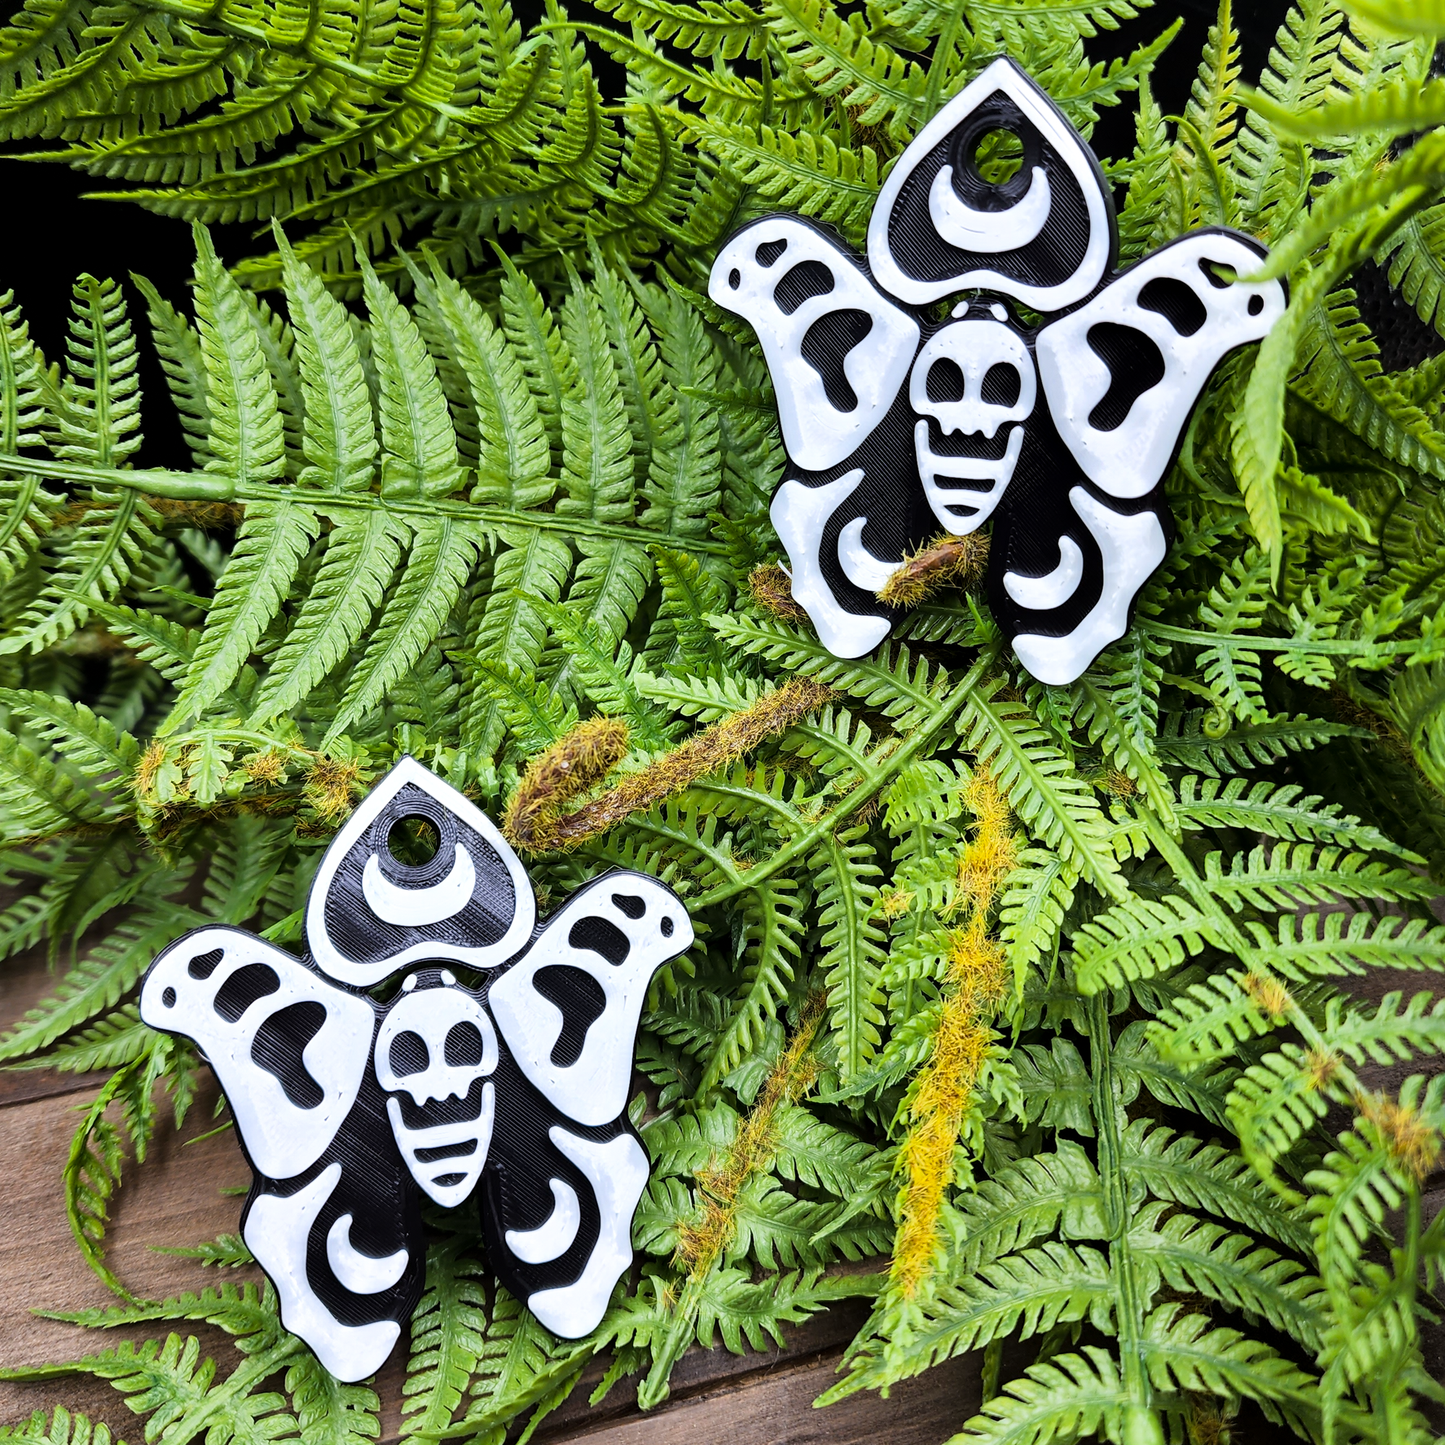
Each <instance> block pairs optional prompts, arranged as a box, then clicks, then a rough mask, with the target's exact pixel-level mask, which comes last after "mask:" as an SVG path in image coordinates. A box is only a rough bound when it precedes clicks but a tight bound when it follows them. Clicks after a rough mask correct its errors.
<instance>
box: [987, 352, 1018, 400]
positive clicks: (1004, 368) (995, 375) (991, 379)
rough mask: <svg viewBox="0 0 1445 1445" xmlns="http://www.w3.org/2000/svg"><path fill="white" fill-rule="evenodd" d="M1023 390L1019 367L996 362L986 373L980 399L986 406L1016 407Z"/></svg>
mask: <svg viewBox="0 0 1445 1445" xmlns="http://www.w3.org/2000/svg"><path fill="white" fill-rule="evenodd" d="M1021 389H1022V388H1021V384H1020V381H1019V369H1018V367H1016V366H1010V365H1009V364H1008V363H1007V362H1006V361H996V362H994V364H993V365H992V366H991V367H989V369H988V371H987V372H985V373H984V378H983V385H982V386H981V387H979V390H978V397H979V400H980V401H981V402H983V403H984V405H985V406H1016V405H1017V404H1018V399H1019V392H1020V390H1021Z"/></svg>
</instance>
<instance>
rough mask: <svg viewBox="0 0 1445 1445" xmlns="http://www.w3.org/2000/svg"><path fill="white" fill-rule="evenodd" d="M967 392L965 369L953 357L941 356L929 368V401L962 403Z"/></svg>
mask: <svg viewBox="0 0 1445 1445" xmlns="http://www.w3.org/2000/svg"><path fill="white" fill-rule="evenodd" d="M966 390H967V388H966V387H965V385H964V380H963V368H962V367H960V366H959V364H958V363H957V362H956V361H954V360H953V359H952V358H951V357H947V356H940V357H939V358H938V360H937V361H935V362H934V363H933V365H932V366H930V367H929V368H928V399H929V401H962V400H963V394H964V392H965V391H966Z"/></svg>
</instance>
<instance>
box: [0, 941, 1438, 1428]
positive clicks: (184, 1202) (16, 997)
mask: <svg viewBox="0 0 1445 1445" xmlns="http://www.w3.org/2000/svg"><path fill="white" fill-rule="evenodd" d="M54 982H55V980H54V976H53V975H52V974H51V973H50V972H49V971H48V970H47V968H46V966H45V962H44V959H43V958H38V957H29V958H23V959H19V960H14V961H12V962H11V963H10V964H9V965H7V966H6V967H5V968H4V969H3V970H0V1024H7V1023H10V1022H13V1021H14V1020H16V1019H18V1018H19V1017H20V1016H21V1015H22V1014H23V1013H24V1012H25V1010H26V1009H28V1008H30V1007H32V1006H33V1005H34V1004H35V1003H37V1002H38V1001H39V1000H40V999H41V998H42V997H44V996H45V995H46V994H48V993H49V992H50V990H51V988H52V987H53V985H54ZM1432 982H1436V981H1434V980H1430V979H1428V978H1422V977H1421V976H1419V975H1390V974H1377V975H1375V976H1373V977H1371V978H1370V979H1368V980H1365V981H1362V985H1361V992H1362V993H1364V994H1366V995H1367V996H1369V997H1371V998H1372V999H1376V1000H1377V999H1378V998H1379V997H1380V996H1382V995H1383V994H1384V993H1385V992H1387V991H1389V990H1390V989H1392V988H1399V989H1403V991H1405V992H1406V993H1407V994H1408V993H1413V992H1414V991H1416V990H1417V989H1419V988H1422V987H1424V988H1428V987H1430V986H1431V984H1432ZM1432 1062H1436V1063H1438V1061H1432ZM1420 1067H1421V1065H1420V1064H1415V1065H1402V1066H1399V1067H1397V1068H1393V1069H1379V1070H1370V1071H1369V1073H1370V1075H1371V1077H1370V1080H1369V1082H1370V1083H1371V1084H1372V1085H1373V1086H1374V1087H1376V1088H1387V1089H1390V1088H1394V1087H1397V1086H1398V1083H1399V1080H1400V1078H1401V1077H1403V1076H1404V1075H1405V1074H1407V1073H1411V1072H1417V1071H1418V1070H1419V1068H1420ZM1427 1067H1428V1065H1427ZM105 1077H106V1076H105V1075H103V1074H96V1075H73V1074H72V1075H58V1074H55V1073H54V1072H52V1071H49V1070H27V1071H14V1070H10V1071H4V1070H0V1179H3V1180H4V1181H5V1182H4V1193H3V1196H0V1363H3V1364H6V1365H21V1364H26V1365H28V1364H41V1363H46V1362H50V1361H56V1360H67V1359H73V1358H75V1357H76V1356H77V1355H79V1354H81V1353H83V1352H85V1351H98V1350H100V1349H102V1348H105V1347H106V1346H110V1345H114V1344H117V1343H119V1341H120V1339H122V1338H130V1339H133V1340H141V1339H145V1338H148V1337H150V1335H151V1334H152V1333H153V1331H152V1330H151V1329H150V1328H148V1327H136V1328H128V1329H124V1330H116V1331H112V1332H107V1333H104V1334H102V1333H100V1332H92V1331H82V1330H79V1329H77V1328H76V1327H74V1326H71V1325H68V1324H65V1323H62V1322H59V1321H55V1320H50V1319H46V1318H44V1317H43V1316H41V1315H37V1314H35V1313H34V1312H33V1311H34V1310H36V1309H51V1310H74V1309H81V1308H85V1307H88V1306H95V1305H105V1304H108V1303H111V1302H112V1297H111V1296H110V1295H109V1293H108V1292H107V1291H106V1289H105V1288H104V1286H103V1285H102V1284H101V1283H100V1281H99V1280H97V1279H96V1277H95V1276H94V1275H93V1274H92V1273H91V1272H90V1270H89V1269H88V1268H87V1267H86V1266H85V1264H84V1262H83V1261H82V1259H81V1256H80V1253H79V1251H78V1250H77V1248H76V1245H75V1241H74V1239H73V1238H72V1236H71V1233H70V1229H69V1225H68V1224H67V1222H66V1217H65V1203H64V1194H63V1188H62V1183H61V1171H62V1169H63V1167H64V1164H65V1159H66V1154H67V1151H68V1149H69V1146H70V1137H71V1134H72V1132H73V1131H74V1128H75V1123H76V1117H75V1115H76V1110H77V1108H81V1107H84V1106H85V1105H87V1104H88V1103H89V1102H90V1101H91V1100H92V1099H93V1098H94V1097H95V1094H96V1092H97V1090H98V1088H99V1086H100V1084H101V1083H102V1082H103V1081H104V1079H105ZM215 1100H216V1088H215V1084H214V1082H213V1081H211V1080H210V1079H209V1076H207V1082H206V1086H205V1088H204V1089H203V1090H202V1091H201V1094H200V1096H199V1097H198V1099H197V1102H196V1104H195V1106H194V1107H193V1109H192V1111H191V1115H190V1117H189V1118H188V1120H187V1121H186V1125H185V1128H184V1130H183V1131H181V1133H179V1134H177V1133H176V1132H175V1131H174V1130H173V1129H171V1128H169V1127H168V1123H169V1115H168V1114H167V1115H166V1116H165V1119H164V1121H163V1123H162V1126H161V1128H160V1129H159V1130H158V1132H157V1137H156V1139H155V1142H154V1144H153V1145H152V1148H151V1152H150V1154H149V1156H148V1158H147V1160H146V1162H145V1164H144V1165H143V1166H141V1167H139V1168H137V1167H136V1166H135V1165H134V1164H129V1165H128V1166H127V1168H126V1171H125V1175H124V1181H123V1184H122V1187H121V1189H120V1191H119V1193H118V1195H117V1198H116V1200H115V1204H114V1208H113V1212H112V1224H111V1229H110V1232H109V1235H108V1241H109V1254H108V1258H109V1259H110V1262H111V1264H112V1267H113V1268H115V1270H116V1271H117V1273H118V1274H119V1275H120V1276H121V1278H122V1279H123V1280H125V1282H126V1283H127V1285H128V1286H129V1287H130V1288H131V1289H132V1290H134V1291H135V1292H136V1293H137V1294H138V1295H142V1296H144V1297H147V1298H152V1299H155V1298H163V1297H166V1296H169V1295H174V1294H178V1293H180V1292H182V1291H184V1290H197V1289H201V1288H203V1287H204V1286H205V1285H207V1284H214V1283H216V1282H218V1276H217V1273H216V1271H214V1270H203V1269H202V1268H201V1267H200V1266H199V1265H197V1264H196V1263H195V1262H194V1261H192V1260H188V1259H181V1258H177V1257H175V1256H173V1255H167V1254H162V1253H157V1246H161V1247H164V1246H167V1245H176V1244H184V1243H192V1244H195V1243H200V1242H202V1241H204V1240H208V1239H213V1238H214V1237H215V1236H216V1235H217V1234H220V1233H222V1232H224V1231H233V1230H235V1228H236V1226H237V1222H238V1220H239V1217H240V1210H241V1200H240V1198H239V1197H238V1195H237V1194H236V1193H234V1192H232V1191H235V1190H238V1189H242V1188H243V1187H244V1186H245V1185H246V1184H247V1183H248V1182H249V1178H250V1175H249V1171H248V1169H247V1167H246V1164H245V1161H244V1160H243V1159H242V1157H241V1152H240V1149H239V1148H238V1146H237V1144H236V1141H235V1139H234V1137H233V1136H232V1134H231V1133H230V1131H229V1130H228V1131H226V1132H223V1133H220V1134H212V1135H211V1137H209V1138H202V1137H200V1136H202V1135H205V1134H207V1133H208V1132H209V1131H211V1130H212V1129H213V1128H214V1120H213V1117H212V1111H213V1108H214V1104H215ZM1346 1122H1347V1120H1346V1119H1344V1118H1343V1117H1342V1118H1341V1119H1340V1120H1339V1127H1344V1125H1345V1124H1346ZM1430 1183H1431V1185H1432V1186H1434V1187H1432V1188H1431V1189H1430V1192H1429V1195H1428V1197H1427V1203H1426V1215H1427V1218H1428V1217H1430V1216H1433V1214H1434V1213H1435V1212H1436V1210H1438V1209H1439V1208H1440V1207H1441V1205H1442V1204H1445V1176H1436V1178H1435V1179H1433V1180H1431V1181H1430ZM225 1277H226V1278H230V1279H235V1280H238V1281H239V1280H242V1279H252V1280H258V1281H259V1279H260V1273H259V1271H257V1270H255V1269H241V1270H234V1271H228V1272H227V1273H226V1276H225ZM865 1313H866V1309H865V1306H864V1304H863V1302H861V1301H847V1302H844V1303H843V1304H841V1305H839V1306H838V1307H836V1308H834V1309H832V1310H830V1311H827V1312H825V1313H824V1314H821V1315H818V1316H816V1317H815V1318H814V1319H812V1320H811V1321H809V1322H808V1323H807V1324H806V1325H803V1326H800V1327H795V1328H793V1329H792V1330H790V1332H789V1333H788V1336H787V1341H788V1343H787V1346H786V1348H783V1349H774V1350H770V1351H766V1352H749V1353H747V1354H744V1355H740V1356H739V1355H732V1354H730V1353H728V1352H727V1351H726V1350H723V1349H720V1348H719V1349H715V1350H700V1349H696V1348H694V1349H693V1350H691V1351H689V1353H688V1354H687V1355H686V1356H685V1357H684V1358H683V1359H682V1360H681V1361H680V1362H679V1364H678V1367H677V1369H676V1371H675V1373H674V1375H673V1381H672V1394H671V1397H670V1398H669V1399H668V1400H667V1402H666V1403H665V1404H663V1405H662V1406H660V1407H659V1408H658V1409H656V1410H653V1411H651V1412H650V1413H648V1414H646V1415H643V1414H641V1413H639V1411H638V1410H637V1408H636V1405H635V1404H634V1403H630V1402H631V1397H632V1393H633V1392H632V1391H631V1390H629V1389H628V1388H627V1385H626V1382H624V1383H623V1384H621V1385H619V1386H618V1387H616V1388H615V1389H614V1390H613V1391H612V1393H611V1394H610V1395H609V1396H608V1397H607V1398H606V1399H605V1400H604V1401H603V1402H602V1403H601V1405H600V1406H598V1407H596V1408H592V1407H589V1406H588V1405H587V1397H588V1395H589V1394H590V1393H591V1390H592V1386H593V1385H594V1384H595V1383H596V1381H597V1380H599V1379H600V1378H601V1376H602V1373H603V1370H604V1369H605V1361H602V1360H599V1361H594V1362H593V1365H592V1366H591V1367H590V1370H589V1372H588V1374H587V1375H586V1376H585V1377H584V1380H583V1383H582V1384H581V1385H579V1386H578V1388H577V1389H576V1390H575V1391H574V1392H573V1395H572V1397H571V1399H570V1400H569V1401H568V1402H567V1403H566V1404H565V1405H564V1406H563V1407H562V1408H561V1409H559V1410H558V1411H557V1412H556V1414H554V1415H553V1416H551V1417H550V1418H549V1419H548V1420H547V1421H546V1422H545V1424H544V1426H543V1428H542V1429H541V1430H540V1431H539V1432H538V1433H537V1435H536V1436H535V1437H534V1438H535V1439H536V1440H538V1441H542V1442H547V1445H560V1442H563V1441H568V1440H580V1439H584V1438H585V1439H586V1440H588V1441H589V1442H595V1445H715V1442H716V1445H784V1442H786V1445H811V1442H818V1445H824V1442H826V1445H855V1442H856V1445H865V1442H867V1445H873V1442H878V1445H938V1442H942V1441H945V1440H947V1439H948V1438H949V1437H950V1436H951V1435H953V1434H954V1433H956V1432H957V1431H958V1429H959V1428H960V1427H961V1426H962V1424H963V1422H964V1421H965V1420H967V1419H968V1417H969V1416H970V1415H972V1414H973V1413H974V1412H975V1411H976V1410H977V1409H978V1406H979V1380H980V1375H979V1357H978V1356H977V1355H976V1354H973V1355H966V1356H962V1357H960V1358H958V1359H956V1360H952V1361H949V1362H947V1363H946V1364H944V1365H942V1366H940V1367H938V1368H935V1369H933V1370H930V1371H928V1373H927V1374H925V1375H923V1376H922V1377H921V1378H919V1379H916V1380H912V1381H909V1382H907V1383H905V1384H903V1385H900V1386H898V1387H896V1388H895V1389H894V1390H893V1392H892V1394H891V1396H890V1398H889V1399H887V1400H882V1399H880V1398H878V1397H877V1396H876V1395H871V1394H864V1395H855V1396H853V1397H851V1398H850V1399H848V1400H845V1401H843V1402H842V1403H841V1404H839V1405H835V1406H832V1407H830V1408H829V1409H827V1410H817V1409H814V1408H813V1403H812V1402H813V1400H814V1399H816V1398H817V1396H818V1395H819V1394H821V1393H822V1392H823V1391H824V1390H825V1389H827V1388H828V1386H829V1385H830V1384H832V1383H833V1381H834V1379H835V1378H836V1373H835V1372H836V1369H837V1365H838V1362H839V1359H840V1358H841V1355H842V1352H843V1348H844V1346H845V1345H846V1343H847V1341H848V1340H849V1339H850V1338H851V1337H852V1335H853V1333H854V1332H855V1331H856V1330H857V1328H858V1326H859V1324H860V1323H861V1322H862V1319H863V1318H864V1315H865ZM187 1332H189V1333H194V1334H195V1335H196V1337H197V1338H198V1340H199V1341H200V1344H201V1347H202V1349H203V1351H204V1352H205V1353H206V1354H209V1355H211V1356H212V1357H213V1358H214V1359H215V1360H216V1362H217V1364H218V1366H219V1370H220V1372H221V1373H223V1374H224V1373H227V1372H229V1371H230V1370H231V1369H233V1368H234V1367H235V1365H236V1364H237V1363H238V1362H239V1358H240V1357H239V1355H238V1354H237V1352H236V1351H235V1349H234V1348H233V1346H232V1345H231V1342H230V1340H229V1338H228V1337H227V1336H226V1335H225V1334H224V1333H222V1332H221V1331H219V1330H214V1329H209V1328H207V1327H205V1326H195V1327H191V1328H190V1329H189V1331H187ZM1426 1357H1427V1358H1426V1363H1427V1368H1428V1369H1429V1370H1430V1371H1431V1373H1432V1374H1434V1375H1435V1377H1436V1378H1440V1379H1445V1327H1442V1326H1439V1325H1435V1326H1433V1327H1431V1328H1429V1329H1428V1330H1427V1350H1426ZM403 1377H404V1350H403V1349H401V1348H398V1350H397V1351H396V1352H395V1353H394V1354H393V1356H392V1359H391V1360H390V1361H389V1362H388V1364H387V1366H386V1368H385V1369H383V1371H382V1372H381V1374H380V1375H379V1376H378V1378H377V1380H376V1389H377V1393H378V1394H379V1395H380V1397H381V1401H382V1421H381V1424H382V1433H381V1440H382V1442H383V1445H386V1442H393V1441H395V1440H397V1439H398V1437H399V1431H400V1423H401V1415H400V1404H401V1387H402V1382H403ZM56 1404H63V1405H66V1406H68V1407H70V1408H72V1409H75V1410H83V1411H84V1412H85V1413H86V1414H88V1415H89V1416H90V1417H91V1419H92V1420H101V1421H104V1422H105V1423H106V1424H108V1425H109V1426H110V1427H111V1429H112V1430H113V1431H114V1432H115V1433H116V1435H117V1436H119V1437H121V1438H125V1439H129V1440H131V1441H133V1442H134V1441H138V1440H140V1439H142V1438H143V1427H142V1422H141V1421H139V1420H138V1419H137V1418H136V1417H135V1415H133V1414H132V1413H131V1412H130V1410H129V1409H128V1407H127V1406H126V1404H125V1401H124V1399H123V1398H122V1397H121V1396H120V1395H118V1394H117V1393H116V1392H115V1391H114V1390H113V1389H112V1388H111V1387H110V1386H109V1385H108V1384H106V1383H104V1382H102V1381H99V1380H95V1379H93V1378H91V1377H90V1376H86V1375H78V1376H71V1377H68V1378H64V1379H60V1380H53V1381H47V1382H44V1383H37V1384H15V1383H7V1382H3V1381H0V1423H14V1422H17V1421H19V1420H22V1419H24V1418H25V1417H26V1416H28V1415H29V1414H30V1413H31V1412H32V1411H33V1410H36V1409H42V1410H49V1409H50V1408H51V1407H52V1406H53V1405H56ZM1242 1423H1243V1422H1242ZM1441 1423H1442V1424H1445V1421H1442V1422H1441ZM1262 1426H1263V1422H1262V1421H1260V1422H1258V1426H1257V1427H1256V1428H1253V1429H1251V1428H1249V1426H1248V1425H1246V1427H1245V1428H1244V1429H1243V1430H1238V1431H1236V1439H1237V1440H1241V1441H1250V1442H1253V1441H1255V1440H1259V1441H1261V1442H1262V1441H1266V1440H1269V1439H1270V1438H1271V1433H1272V1432H1271V1430H1270V1429H1269V1428H1268V1427H1264V1428H1263V1429H1261V1428H1259V1427H1262ZM514 1433H515V1432H514Z"/></svg>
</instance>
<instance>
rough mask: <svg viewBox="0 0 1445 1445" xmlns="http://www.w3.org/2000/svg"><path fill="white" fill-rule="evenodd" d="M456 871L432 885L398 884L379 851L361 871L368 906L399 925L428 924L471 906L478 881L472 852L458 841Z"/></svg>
mask: <svg viewBox="0 0 1445 1445" xmlns="http://www.w3.org/2000/svg"><path fill="white" fill-rule="evenodd" d="M456 846H457V853H456V860H455V861H454V862H453V863H452V871H451V872H450V873H448V874H447V876H446V877H445V878H443V879H442V881H441V882H440V883H433V884H432V886H431V887H430V888H398V887H397V886H396V884H395V883H393V882H392V881H391V880H390V879H389V878H388V877H386V875H385V874H384V873H383V872H382V871H381V864H380V862H379V861H378V860H377V856H376V854H375V853H373V854H372V855H371V857H369V858H368V859H367V860H366V867H365V868H364V869H363V870H362V873H361V892H362V894H363V896H364V897H365V899H366V902H367V905H368V907H370V909H371V911H372V912H373V913H374V914H376V916H377V917H378V918H379V919H381V921H382V922H383V923H392V924H395V925H396V926H397V927H398V928H426V927H427V926H428V925H430V924H433V923H440V922H441V921H442V919H444V918H451V917H453V916H454V915H455V914H458V913H460V912H461V911H462V909H463V908H465V907H466V906H467V901H468V900H469V899H470V898H471V896H472V889H473V888H475V887H476V884H477V870H476V865H475V864H474V863H473V862H472V855H471V854H470V853H468V852H467V850H466V849H465V848H464V847H463V846H462V845H461V844H460V843H458V844H457V845H456Z"/></svg>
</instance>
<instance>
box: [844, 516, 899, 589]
mask: <svg viewBox="0 0 1445 1445" xmlns="http://www.w3.org/2000/svg"><path fill="white" fill-rule="evenodd" d="M867 525H868V518H867V517H855V518H854V519H853V520H852V521H851V522H849V523H848V525H847V526H846V527H844V528H843V530H842V531H841V532H839V533H838V563H839V565H840V566H841V567H842V569H843V575H844V576H845V577H846V578H847V579H848V580H849V581H850V582H851V583H852V584H853V585H854V586H855V587H861V588H862V589H863V591H865V592H877V591H878V590H879V589H880V588H881V587H882V586H883V584H884V583H885V582H886V581H887V580H888V579H889V578H890V577H891V576H892V575H893V574H894V573H895V572H896V571H897V570H898V569H899V568H900V567H901V566H902V565H903V559H902V558H901V557H900V558H899V559H898V561H896V562H885V561H884V560H883V559H882V558H881V557H875V556H874V555H873V554H872V553H871V552H870V551H869V550H868V549H867V547H865V546H864V545H863V528H864V527H866V526H867Z"/></svg>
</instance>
